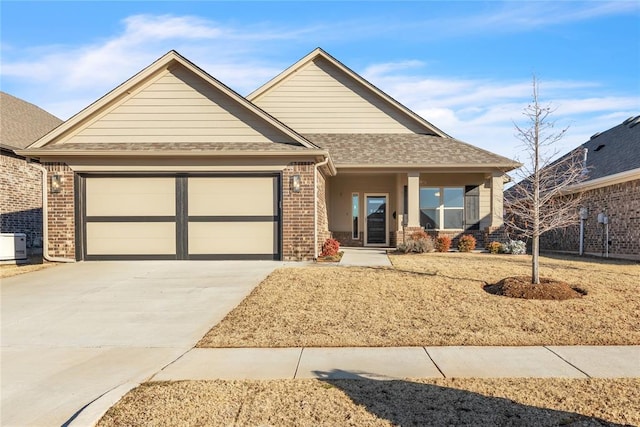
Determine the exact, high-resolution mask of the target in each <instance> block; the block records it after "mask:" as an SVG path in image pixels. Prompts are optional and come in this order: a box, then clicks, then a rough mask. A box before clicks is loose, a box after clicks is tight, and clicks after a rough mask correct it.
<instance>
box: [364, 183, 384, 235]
mask: <svg viewBox="0 0 640 427" xmlns="http://www.w3.org/2000/svg"><path fill="white" fill-rule="evenodd" d="M365 208H366V210H367V217H366V218H367V221H366V231H365V236H366V240H365V244H366V245H385V246H386V245H388V244H389V243H388V241H387V195H386V194H385V195H381V194H371V195H369V194H366V195H365Z"/></svg>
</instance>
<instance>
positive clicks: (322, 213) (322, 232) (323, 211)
mask: <svg viewBox="0 0 640 427" xmlns="http://www.w3.org/2000/svg"><path fill="white" fill-rule="evenodd" d="M317 186H318V197H317V199H316V203H317V205H318V208H317V209H318V253H320V252H322V244H323V243H324V242H325V240H327V239H328V238H330V237H332V236H331V232H330V231H329V214H328V212H327V192H326V189H327V180H326V178H325V176H324V174H323V173H322V172H320V171H318V176H317Z"/></svg>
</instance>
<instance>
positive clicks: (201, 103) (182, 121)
mask: <svg viewBox="0 0 640 427" xmlns="http://www.w3.org/2000/svg"><path fill="white" fill-rule="evenodd" d="M67 142H73V143H83V142H92V143H150V142H185V143H198V142H285V143H292V142H294V141H293V140H292V138H291V137H290V136H287V135H285V134H284V133H283V132H281V131H280V130H278V129H276V128H274V127H273V126H272V125H270V124H268V123H267V122H266V121H265V120H263V119H262V118H260V117H259V116H257V115H256V114H254V113H253V112H251V111H249V110H247V109H245V108H244V107H243V106H242V105H241V104H238V102H237V101H235V100H233V99H231V98H230V97H229V96H227V95H226V94H224V93H223V92H222V91H220V90H218V89H217V88H215V87H213V86H211V85H210V84H208V83H206V82H204V81H202V80H201V79H200V78H199V77H197V76H194V75H193V74H191V73H190V72H188V71H187V70H186V69H184V68H183V67H180V66H178V67H174V68H172V69H168V70H165V71H164V72H162V73H160V74H159V75H158V76H156V77H155V78H154V79H153V80H152V81H150V82H149V83H147V84H146V85H145V86H143V87H142V88H141V89H138V90H137V91H132V93H131V95H129V96H127V97H125V98H124V99H123V100H122V101H120V102H119V103H117V104H116V105H114V106H112V107H111V108H110V109H108V110H107V112H106V113H105V114H103V115H102V116H100V117H99V118H98V119H96V120H94V121H93V122H92V123H90V124H88V125H87V126H86V127H84V128H82V129H81V130H80V131H79V132H78V133H76V134H75V135H73V136H72V137H71V138H70V139H69V140H67Z"/></svg>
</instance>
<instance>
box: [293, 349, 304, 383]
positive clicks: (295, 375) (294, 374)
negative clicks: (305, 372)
mask: <svg viewBox="0 0 640 427" xmlns="http://www.w3.org/2000/svg"><path fill="white" fill-rule="evenodd" d="M302 352H304V347H301V348H300V356H298V363H296V371H295V372H294V373H293V379H294V380H295V379H296V377H297V376H298V369H299V368H300V361H301V360H302Z"/></svg>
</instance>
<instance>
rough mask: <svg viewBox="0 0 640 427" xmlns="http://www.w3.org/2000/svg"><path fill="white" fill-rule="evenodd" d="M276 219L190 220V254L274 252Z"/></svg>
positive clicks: (275, 249)
mask: <svg viewBox="0 0 640 427" xmlns="http://www.w3.org/2000/svg"><path fill="white" fill-rule="evenodd" d="M276 241H277V223H274V222H235V221H234V222H191V223H189V254H193V255H201V254H211V255H216V254H230V255H249V254H264V255H271V254H275V253H277V247H276V246H275V242H276Z"/></svg>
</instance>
